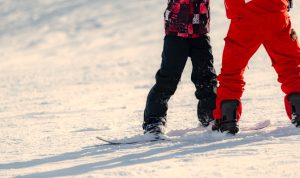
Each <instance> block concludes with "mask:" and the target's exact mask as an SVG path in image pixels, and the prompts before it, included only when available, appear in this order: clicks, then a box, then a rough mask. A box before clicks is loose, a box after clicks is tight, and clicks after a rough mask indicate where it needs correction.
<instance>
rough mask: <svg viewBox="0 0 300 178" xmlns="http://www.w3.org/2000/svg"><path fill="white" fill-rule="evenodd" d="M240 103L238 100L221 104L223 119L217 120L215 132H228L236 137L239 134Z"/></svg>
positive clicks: (214, 127)
mask: <svg viewBox="0 0 300 178" xmlns="http://www.w3.org/2000/svg"><path fill="white" fill-rule="evenodd" d="M238 105H239V101H237V100H226V101H223V102H222V104H221V111H222V116H221V119H216V120H215V125H213V127H212V130H213V131H221V132H226V133H229V134H232V135H235V134H236V133H238V132H239V126H238V117H237V107H238Z"/></svg>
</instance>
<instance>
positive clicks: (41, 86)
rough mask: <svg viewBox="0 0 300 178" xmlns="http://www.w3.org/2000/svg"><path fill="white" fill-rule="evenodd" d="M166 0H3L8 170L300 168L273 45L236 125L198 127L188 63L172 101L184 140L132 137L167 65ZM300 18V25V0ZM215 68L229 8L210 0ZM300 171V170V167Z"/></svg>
mask: <svg viewBox="0 0 300 178" xmlns="http://www.w3.org/2000/svg"><path fill="white" fill-rule="evenodd" d="M166 2H167V1H166V0H164V1H162V0H27V1H19V0H0V120H1V121H0V177H29V178H34V177H39V178H45V177H89V178H91V177H100V178H120V177H122V178H126V177H138V178H149V177H156V178H183V177H186V178H214V177H224V178H228V177H240V178H243V177H255V178H257V177H263V178H264V177H265V178H270V177H272V178H282V177H289V178H292V177H299V167H300V154H299V151H300V129H297V128H294V126H292V125H291V124H290V122H289V120H288V118H287V116H286V114H285V110H284V104H283V97H284V95H283V93H282V92H281V90H280V85H279V84H278V82H277V74H276V73H275V71H274V69H273V68H272V67H271V61H270V58H269V57H268V55H267V54H266V52H265V51H264V49H263V48H261V49H259V51H258V52H257V53H256V54H255V55H254V56H253V58H252V60H251V61H250V63H249V65H248V68H247V70H246V73H245V80H246V81H247V85H246V90H245V93H244V95H243V98H242V100H243V108H244V110H243V115H242V119H241V123H240V125H241V127H250V126H252V125H254V124H256V123H258V122H260V121H264V120H270V121H271V125H270V126H269V127H267V128H265V129H262V130H259V131H244V132H243V131H241V133H240V134H238V135H237V136H235V137H230V136H224V135H222V134H216V133H212V132H210V131H207V130H205V129H204V130H203V129H201V128H197V126H198V121H197V117H196V105H197V100H196V99H195V97H194V91H195V88H194V86H193V84H192V82H191V81H190V75H191V63H190V61H189V62H188V63H187V66H186V68H185V71H184V74H183V76H182V80H181V82H180V85H179V86H178V90H177V92H176V93H175V95H174V97H172V99H171V100H170V102H169V108H170V109H169V112H168V129H169V130H170V134H171V135H172V134H173V136H174V137H176V138H177V137H179V139H177V140H175V141H171V142H170V141H166V142H155V143H143V144H135V145H120V146H111V145H102V144H103V142H101V141H100V140H97V139H96V137H97V136H101V137H105V138H108V139H123V138H127V139H129V140H130V139H133V138H137V137H140V136H141V135H142V128H141V124H142V121H143V110H144V107H145V100H146V96H147V94H148V91H149V90H150V88H151V87H152V85H153V84H154V75H155V73H156V71H157V70H158V68H159V66H160V61H161V57H160V55H161V50H162V45H163V37H164V31H163V12H164V9H165V8H166ZM294 3H295V7H294V9H293V10H292V12H291V20H292V21H293V26H294V28H295V29H296V31H297V32H298V33H299V32H300V31H299V30H300V21H299V19H298V18H299V17H300V10H299V6H300V5H299V3H298V1H295V2H294ZM211 15H212V19H211V33H210V35H211V40H212V46H213V53H214V57H215V66H216V70H217V72H219V71H220V65H221V56H222V49H223V47H224V41H223V38H224V37H225V36H226V33H227V28H228V24H229V20H227V19H226V17H225V11H224V5H223V1H222V0H216V1H211ZM297 175H298V176H297Z"/></svg>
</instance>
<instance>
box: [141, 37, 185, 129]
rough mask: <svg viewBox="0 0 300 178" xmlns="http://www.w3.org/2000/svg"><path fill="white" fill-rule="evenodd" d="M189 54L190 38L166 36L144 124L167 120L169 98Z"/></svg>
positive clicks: (145, 112)
mask: <svg viewBox="0 0 300 178" xmlns="http://www.w3.org/2000/svg"><path fill="white" fill-rule="evenodd" d="M188 54H189V43H188V39H185V38H180V37H177V36H166V37H165V39H164V48H163V52H162V62H161V67H160V69H159V70H158V72H157V73H156V76H155V78H156V83H155V85H154V86H153V87H152V89H151V90H150V92H149V95H148V97H147V102H146V108H145V111H144V124H149V123H153V122H156V121H157V120H164V121H166V116H167V110H168V100H169V99H170V97H171V96H172V95H173V94H174V93H175V91H176V89H177V85H178V83H179V81H180V78H181V74H182V72H183V69H184V66H185V64H186V61H187V58H188Z"/></svg>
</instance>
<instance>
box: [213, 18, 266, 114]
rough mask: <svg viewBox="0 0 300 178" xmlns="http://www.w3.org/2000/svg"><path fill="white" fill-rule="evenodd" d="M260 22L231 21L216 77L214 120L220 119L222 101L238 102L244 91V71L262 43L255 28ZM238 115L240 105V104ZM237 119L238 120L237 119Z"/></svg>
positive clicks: (249, 20)
mask: <svg viewBox="0 0 300 178" xmlns="http://www.w3.org/2000/svg"><path fill="white" fill-rule="evenodd" d="M259 23H260V22H258V21H256V19H251V17H247V18H242V19H234V20H232V21H231V24H230V28H229V32H228V35H227V37H226V38H225V47H224V51H223V58H222V68H221V73H220V75H219V76H218V81H219V87H218V88H217V102H216V109H215V110H214V118H215V119H221V109H220V107H221V103H222V101H224V100H238V101H240V98H241V96H242V93H243V91H244V86H245V82H244V77H243V74H244V70H245V67H246V66H247V64H248V61H249V59H250V58H251V56H252V55H253V54H254V53H255V52H256V50H257V49H258V48H259V46H260V45H261V43H262V38H261V36H260V34H259V32H258V29H257V26H258V25H259ZM238 111H239V115H241V111H242V105H241V102H240V105H239V108H238ZM238 119H239V118H238Z"/></svg>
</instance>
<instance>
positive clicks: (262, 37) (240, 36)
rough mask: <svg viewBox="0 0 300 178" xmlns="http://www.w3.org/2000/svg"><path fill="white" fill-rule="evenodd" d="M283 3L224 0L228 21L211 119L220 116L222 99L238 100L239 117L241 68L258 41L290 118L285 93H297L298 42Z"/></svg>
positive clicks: (299, 83)
mask: <svg viewBox="0 0 300 178" xmlns="http://www.w3.org/2000/svg"><path fill="white" fill-rule="evenodd" d="M245 2H247V3H245ZM287 6H288V0H252V1H250V2H249V0H225V7H226V14H227V17H228V18H230V19H231V24H230V28H229V31H228V34H227V37H226V38H225V47H224V51H223V59H222V68H221V73H220V75H219V76H218V80H219V84H220V85H219V87H218V89H217V103H216V109H215V110H214V118H215V119H221V114H222V113H221V109H220V106H221V103H222V101H224V100H238V101H239V102H240V104H239V106H238V113H237V115H238V119H239V118H240V115H241V112H242V104H241V101H240V98H241V96H242V93H243V91H244V86H245V82H244V78H243V74H244V70H245V67H246V66H247V64H248V61H249V59H250V58H251V56H252V55H253V54H254V53H255V52H256V51H257V49H258V48H259V46H260V45H263V46H264V47H265V49H266V51H267V53H268V54H269V56H270V58H271V61H272V66H273V67H274V68H275V70H276V72H277V74H278V81H279V82H280V83H281V84H282V85H281V89H282V91H283V92H284V93H285V94H286V97H285V106H286V111H287V114H288V116H289V117H290V118H291V105H290V103H289V102H288V100H287V96H288V95H289V94H292V93H300V46H299V43H298V40H295V39H292V38H291V33H292V28H291V22H290V19H289V15H288V12H287V9H288V8H287Z"/></svg>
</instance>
